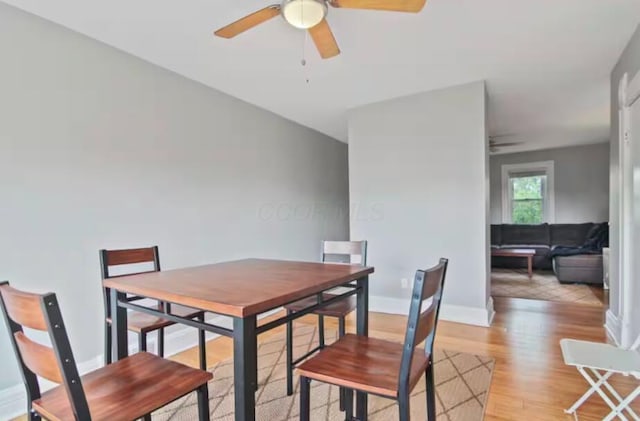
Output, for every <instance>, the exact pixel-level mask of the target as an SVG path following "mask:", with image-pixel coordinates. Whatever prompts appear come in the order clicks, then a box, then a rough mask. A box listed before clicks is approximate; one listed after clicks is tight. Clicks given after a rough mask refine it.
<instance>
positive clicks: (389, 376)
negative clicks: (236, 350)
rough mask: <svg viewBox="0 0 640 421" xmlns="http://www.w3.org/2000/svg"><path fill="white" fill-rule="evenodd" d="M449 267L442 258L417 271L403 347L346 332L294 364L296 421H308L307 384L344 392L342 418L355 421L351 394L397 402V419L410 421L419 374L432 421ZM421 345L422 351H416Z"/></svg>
mask: <svg viewBox="0 0 640 421" xmlns="http://www.w3.org/2000/svg"><path fill="white" fill-rule="evenodd" d="M447 265H448V260H447V259H440V262H439V263H438V264H437V265H436V266H434V267H433V268H431V269H428V270H425V271H423V270H418V271H417V272H416V275H415V280H414V283H413V294H412V295H411V305H410V307H409V317H408V321H407V330H406V333H405V340H404V344H401V343H396V342H390V341H386V340H382V339H376V338H370V337H367V336H356V335H352V334H349V335H345V336H344V337H343V338H341V339H339V340H338V341H337V342H335V343H333V344H331V345H329V346H327V347H325V348H324V349H323V350H321V351H320V353H318V355H316V356H314V357H312V358H310V359H309V360H307V361H305V362H304V363H302V364H300V366H298V373H299V374H300V421H309V410H310V387H311V384H310V383H311V380H318V381H321V382H324V383H329V384H332V385H336V386H339V387H342V388H343V389H344V390H345V412H346V414H345V415H346V418H345V419H346V420H351V419H353V391H354V390H355V391H359V392H364V393H368V394H373V395H378V396H382V397H385V398H389V399H394V400H396V401H397V402H398V406H399V412H400V421H408V420H409V417H410V415H409V414H410V411H409V401H410V395H411V391H412V390H413V388H414V387H415V385H416V384H417V382H418V381H419V380H420V378H421V377H422V376H423V375H425V381H426V395H427V419H428V420H429V421H435V420H436V406H435V403H436V399H435V384H434V372H433V371H434V367H433V343H434V340H435V336H436V328H437V325H438V316H439V313H440V303H441V300H442V289H443V286H444V279H445V275H446V272H447ZM428 298H430V299H431V300H430V303H429V306H428V307H427V309H426V310H424V311H422V307H423V305H424V304H423V303H424V301H425V300H426V299H428ZM422 343H424V350H422V349H420V348H418V347H419V345H421V344H422ZM416 348H418V349H416Z"/></svg>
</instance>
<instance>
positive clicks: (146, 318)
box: [107, 304, 203, 333]
mask: <svg viewBox="0 0 640 421" xmlns="http://www.w3.org/2000/svg"><path fill="white" fill-rule="evenodd" d="M147 307H150V308H154V309H156V310H161V308H160V305H159V304H157V305H154V306H147ZM202 313H203V311H202V310H197V309H195V308H191V307H185V306H181V305H178V304H171V314H173V315H174V316H180V317H184V318H187V319H192V318H194V317H196V316H198V315H200V314H202ZM107 322H108V323H111V318H110V317H107ZM173 324H175V322H172V321H171V320H167V319H163V318H161V317H156V316H152V315H150V314H145V313H140V312H139V311H132V312H129V313H128V316H127V329H129V330H130V331H132V332H137V333H146V332H151V331H154V330H158V329H160V328H163V327H167V326H171V325H173Z"/></svg>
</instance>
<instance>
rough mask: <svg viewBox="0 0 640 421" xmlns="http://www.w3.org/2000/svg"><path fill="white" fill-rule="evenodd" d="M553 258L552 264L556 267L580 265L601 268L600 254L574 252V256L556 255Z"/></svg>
mask: <svg viewBox="0 0 640 421" xmlns="http://www.w3.org/2000/svg"><path fill="white" fill-rule="evenodd" d="M554 260H555V262H554V265H555V266H556V267H566V268H568V267H581V268H595V269H598V270H602V255H601V254H576V255H574V256H556V257H555V258H554Z"/></svg>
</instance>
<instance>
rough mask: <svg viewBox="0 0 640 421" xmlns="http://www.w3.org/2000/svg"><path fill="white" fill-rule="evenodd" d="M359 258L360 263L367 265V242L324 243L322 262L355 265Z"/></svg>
mask: <svg viewBox="0 0 640 421" xmlns="http://www.w3.org/2000/svg"><path fill="white" fill-rule="evenodd" d="M354 257H355V258H358V263H359V264H360V265H362V266H366V265H367V242H366V241H324V242H323V243H322V261H323V262H337V263H353V260H354Z"/></svg>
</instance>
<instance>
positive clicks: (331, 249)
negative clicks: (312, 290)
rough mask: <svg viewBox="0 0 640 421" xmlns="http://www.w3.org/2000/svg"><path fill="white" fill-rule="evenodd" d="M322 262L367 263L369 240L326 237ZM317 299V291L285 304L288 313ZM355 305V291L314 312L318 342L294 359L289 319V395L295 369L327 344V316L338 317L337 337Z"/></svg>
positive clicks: (328, 297) (341, 399)
mask: <svg viewBox="0 0 640 421" xmlns="http://www.w3.org/2000/svg"><path fill="white" fill-rule="evenodd" d="M321 258H322V262H325V263H353V261H354V260H357V263H358V264H360V265H362V266H366V265H367V242H366V241H324V242H323V243H322V256H321ZM334 296H335V295H334V294H331V293H324V294H323V299H325V300H328V299H330V298H332V297H334ZM317 303H318V298H317V297H316V296H315V295H314V296H312V297H307V298H305V299H302V300H299V301H295V302H293V303H291V304H288V305H285V306H284V308H285V310H286V311H287V315H290V314H292V313H295V312H296V311H300V310H304V309H305V308H307V307H311V306H313V305H316V304H317ZM355 309H356V297H355V296H354V295H352V296H350V297H347V298H345V299H343V300H339V301H336V302H335V303H333V304H330V305H328V306H326V307H324V308H320V309H318V310H316V311H314V312H313V314H316V315H317V316H318V346H317V347H315V348H313V349H312V350H310V351H308V352H307V353H305V354H304V355H301V356H300V357H298V358H297V359H295V360H294V359H293V322H292V321H289V322H287V340H286V342H287V395H289V396H290V395H292V394H293V369H294V368H295V366H296V365H297V364H298V363H299V362H300V361H303V360H304V359H306V358H308V357H309V356H311V355H312V354H314V353H315V352H317V351H319V350H320V349H322V348H324V347H325V341H324V339H325V338H324V317H325V316H327V317H336V318H337V319H338V337H340V338H341V337H343V336H344V335H345V318H346V317H347V315H348V314H349V313H351V312H352V311H354V310H355ZM343 400H344V397H343V394H342V393H341V394H340V409H341V410H343V409H344V408H343Z"/></svg>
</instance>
